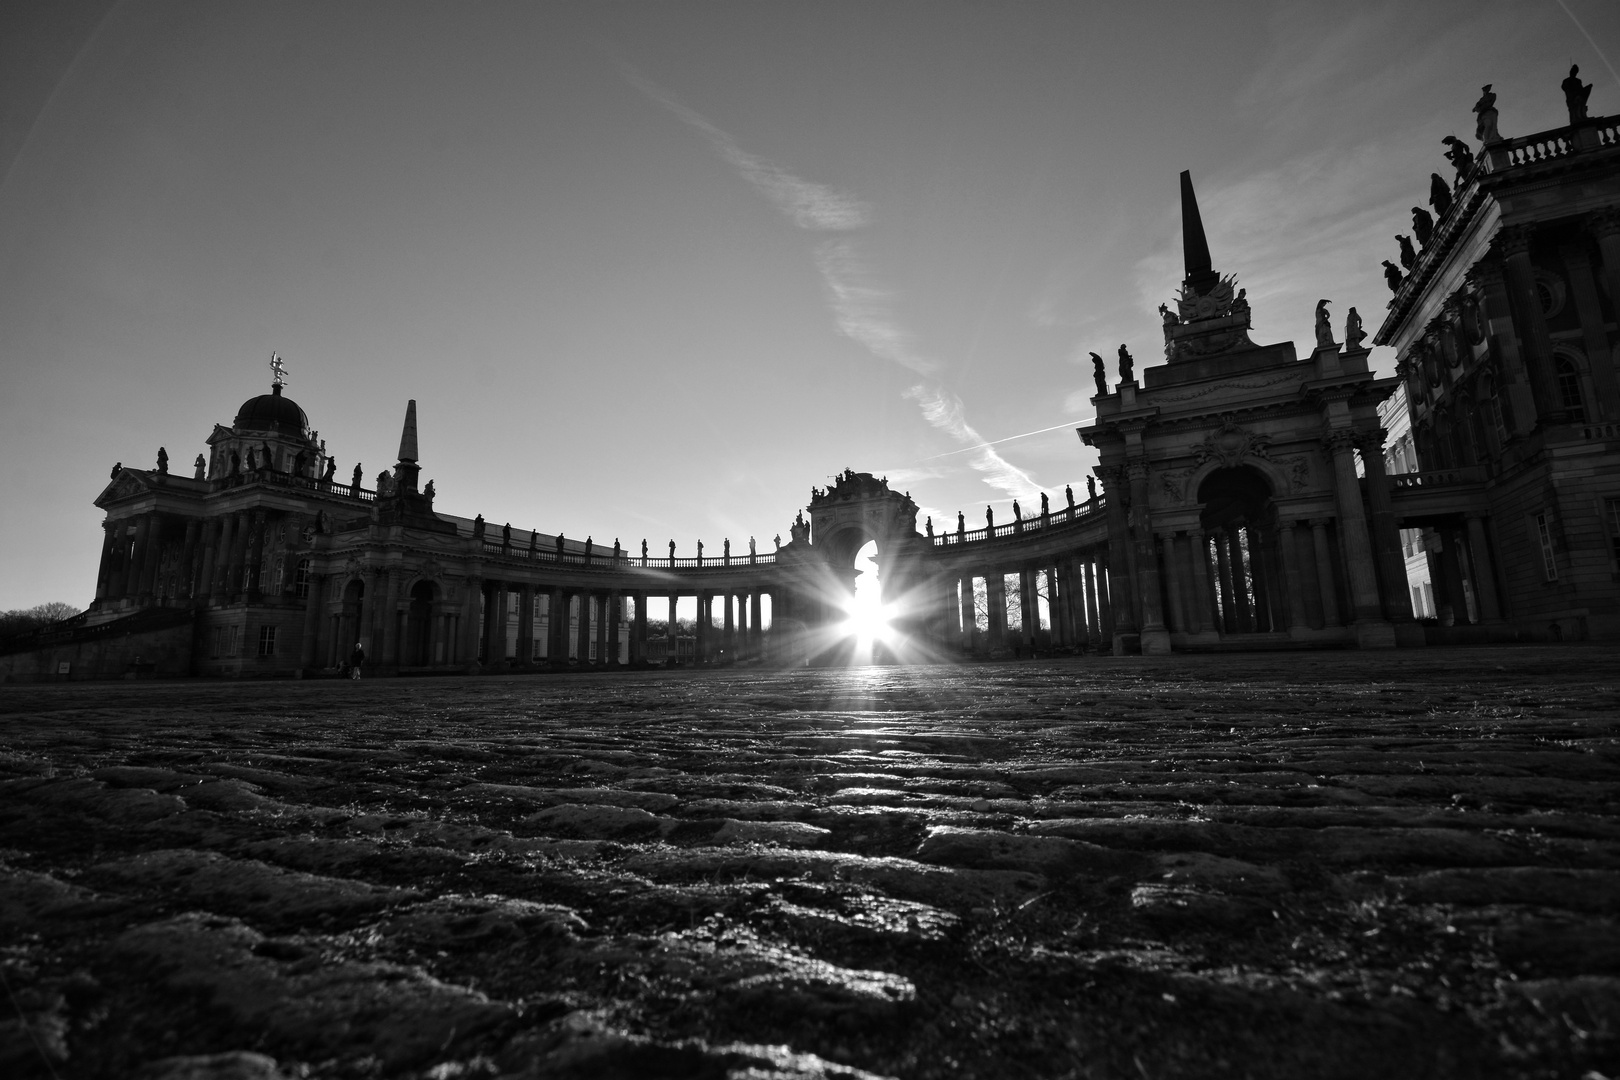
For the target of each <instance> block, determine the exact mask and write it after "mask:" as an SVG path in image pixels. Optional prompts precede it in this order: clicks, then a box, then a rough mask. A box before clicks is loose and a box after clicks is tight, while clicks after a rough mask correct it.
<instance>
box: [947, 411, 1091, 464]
mask: <svg viewBox="0 0 1620 1080" xmlns="http://www.w3.org/2000/svg"><path fill="white" fill-rule="evenodd" d="M1090 419H1091V417H1089V416H1079V417H1076V418H1075V419H1073V420H1071V421H1069V422H1068V423H1067V424H1053V425H1052V426H1051V427H1043V428H1036V429H1035V430H1034V431H1026V432H1024V433H1023V434H1022V435H1009V436H1007V437H1006V438H1005V439H991V440H990V441H989V442H982V443H979V444H978V445H977V446H964V447H962V449H960V450H950V451H947V452H945V453H943V454H935V455H934V456H933V457H925V458H919V459H918V460H919V461H934V460H935V459H937V458H942V457H953V456H955V455H957V454H967V453H971V452H972V451H974V450H983V449H984V448H985V447H987V446H1000V445H1001V444H1002V443H1004V442H1012V441H1013V440H1014V439H1027V438H1029V437H1030V436H1031V435H1041V434H1044V433H1045V432H1048V431H1056V430H1058V429H1059V428H1066V427H1073V426H1075V425H1076V424H1083V423H1085V422H1086V421H1087V420H1090Z"/></svg>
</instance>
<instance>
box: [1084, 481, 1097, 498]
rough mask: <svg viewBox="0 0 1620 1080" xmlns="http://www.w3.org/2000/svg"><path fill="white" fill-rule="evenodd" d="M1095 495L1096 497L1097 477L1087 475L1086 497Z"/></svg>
mask: <svg viewBox="0 0 1620 1080" xmlns="http://www.w3.org/2000/svg"><path fill="white" fill-rule="evenodd" d="M1096 497H1097V478H1096V477H1095V476H1088V477H1086V498H1088V499H1095V498H1096Z"/></svg>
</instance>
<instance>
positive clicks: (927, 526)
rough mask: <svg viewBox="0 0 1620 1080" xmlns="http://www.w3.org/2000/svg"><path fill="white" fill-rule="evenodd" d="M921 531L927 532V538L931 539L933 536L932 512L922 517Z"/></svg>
mask: <svg viewBox="0 0 1620 1080" xmlns="http://www.w3.org/2000/svg"><path fill="white" fill-rule="evenodd" d="M923 532H924V533H926V534H927V536H928V539H930V540H932V539H933V538H934V516H933V515H932V514H930V515H928V517H926V518H924V519H923Z"/></svg>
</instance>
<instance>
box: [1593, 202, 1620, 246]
mask: <svg viewBox="0 0 1620 1080" xmlns="http://www.w3.org/2000/svg"><path fill="white" fill-rule="evenodd" d="M1586 227H1587V228H1588V229H1590V230H1592V235H1594V236H1596V237H1597V238H1598V239H1599V240H1603V239H1607V238H1608V237H1611V236H1620V207H1616V206H1605V207H1603V208H1602V209H1600V210H1594V211H1592V212H1591V213H1590V214H1588V215H1586Z"/></svg>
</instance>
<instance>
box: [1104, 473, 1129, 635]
mask: <svg viewBox="0 0 1620 1080" xmlns="http://www.w3.org/2000/svg"><path fill="white" fill-rule="evenodd" d="M1099 472H1100V473H1102V474H1103V484H1104V486H1105V489H1106V492H1107V496H1108V497H1107V499H1105V500H1104V506H1105V507H1106V510H1107V514H1108V555H1107V558H1106V560H1105V562H1106V565H1107V567H1108V569H1109V571H1110V572H1111V574H1112V578H1111V580H1110V581H1109V583H1108V595H1109V600H1110V603H1109V605H1108V606H1109V612H1110V618H1111V620H1112V622H1113V626H1114V631H1115V632H1116V633H1118V634H1133V633H1135V632H1136V611H1135V605H1136V589H1135V588H1134V583H1133V582H1132V581H1130V580H1129V579H1130V574H1129V573H1128V559H1129V553H1130V550H1131V527H1130V522H1129V520H1128V519H1127V518H1126V516H1125V476H1124V473H1125V470H1124V469H1123V468H1108V469H1101V470H1099ZM1122 579H1123V580H1122ZM1116 601H1117V602H1116ZM1111 636H1112V635H1111ZM1114 651H1115V652H1118V651H1119V648H1118V646H1117V644H1116V647H1115V650H1114Z"/></svg>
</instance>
